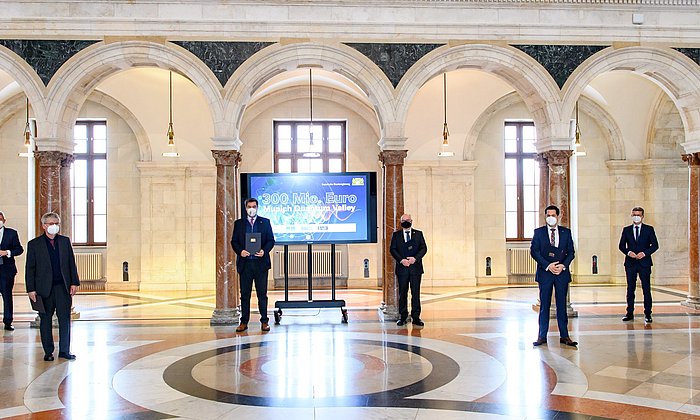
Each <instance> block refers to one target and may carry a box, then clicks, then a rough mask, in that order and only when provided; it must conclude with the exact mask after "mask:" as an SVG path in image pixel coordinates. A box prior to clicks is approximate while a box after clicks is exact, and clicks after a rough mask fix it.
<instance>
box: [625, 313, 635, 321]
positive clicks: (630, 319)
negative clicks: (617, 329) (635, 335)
mask: <svg viewBox="0 0 700 420" xmlns="http://www.w3.org/2000/svg"><path fill="white" fill-rule="evenodd" d="M633 319H634V315H632V314H627V315H625V317H624V318H622V322H627V321H632V320H633Z"/></svg>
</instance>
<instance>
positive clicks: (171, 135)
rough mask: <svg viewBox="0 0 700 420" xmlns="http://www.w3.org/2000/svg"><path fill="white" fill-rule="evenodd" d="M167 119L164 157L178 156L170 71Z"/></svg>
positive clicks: (171, 74)
mask: <svg viewBox="0 0 700 420" xmlns="http://www.w3.org/2000/svg"><path fill="white" fill-rule="evenodd" d="M168 105H169V111H170V114H169V120H168V133H167V135H168V149H169V151H167V152H163V156H164V157H179V156H180V154H179V153H178V152H177V149H176V148H175V130H174V129H173V72H172V70H171V71H170V85H169V101H168Z"/></svg>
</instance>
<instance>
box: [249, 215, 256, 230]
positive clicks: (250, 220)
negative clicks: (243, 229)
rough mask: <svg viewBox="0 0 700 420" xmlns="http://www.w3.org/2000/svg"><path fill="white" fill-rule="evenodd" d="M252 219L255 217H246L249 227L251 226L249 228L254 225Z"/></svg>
mask: <svg viewBox="0 0 700 420" xmlns="http://www.w3.org/2000/svg"><path fill="white" fill-rule="evenodd" d="M254 220H255V218H253V217H249V218H248V222H249V223H250V227H251V228H252V227H254V226H255V225H254V224H253V221H254Z"/></svg>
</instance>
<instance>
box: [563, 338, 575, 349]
mask: <svg viewBox="0 0 700 420" xmlns="http://www.w3.org/2000/svg"><path fill="white" fill-rule="evenodd" d="M559 342H560V343H562V344H566V345H567V346H571V347H576V346H578V342H576V341H574V340H572V339H571V338H569V337H562V338H560V339H559Z"/></svg>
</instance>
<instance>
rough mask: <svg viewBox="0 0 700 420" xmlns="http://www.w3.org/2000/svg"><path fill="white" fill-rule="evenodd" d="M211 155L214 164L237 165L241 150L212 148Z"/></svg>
mask: <svg viewBox="0 0 700 420" xmlns="http://www.w3.org/2000/svg"><path fill="white" fill-rule="evenodd" d="M211 154H212V156H214V161H216V165H217V166H219V165H222V166H236V167H237V166H238V163H239V162H240V161H241V152H239V151H238V150H212V151H211Z"/></svg>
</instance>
